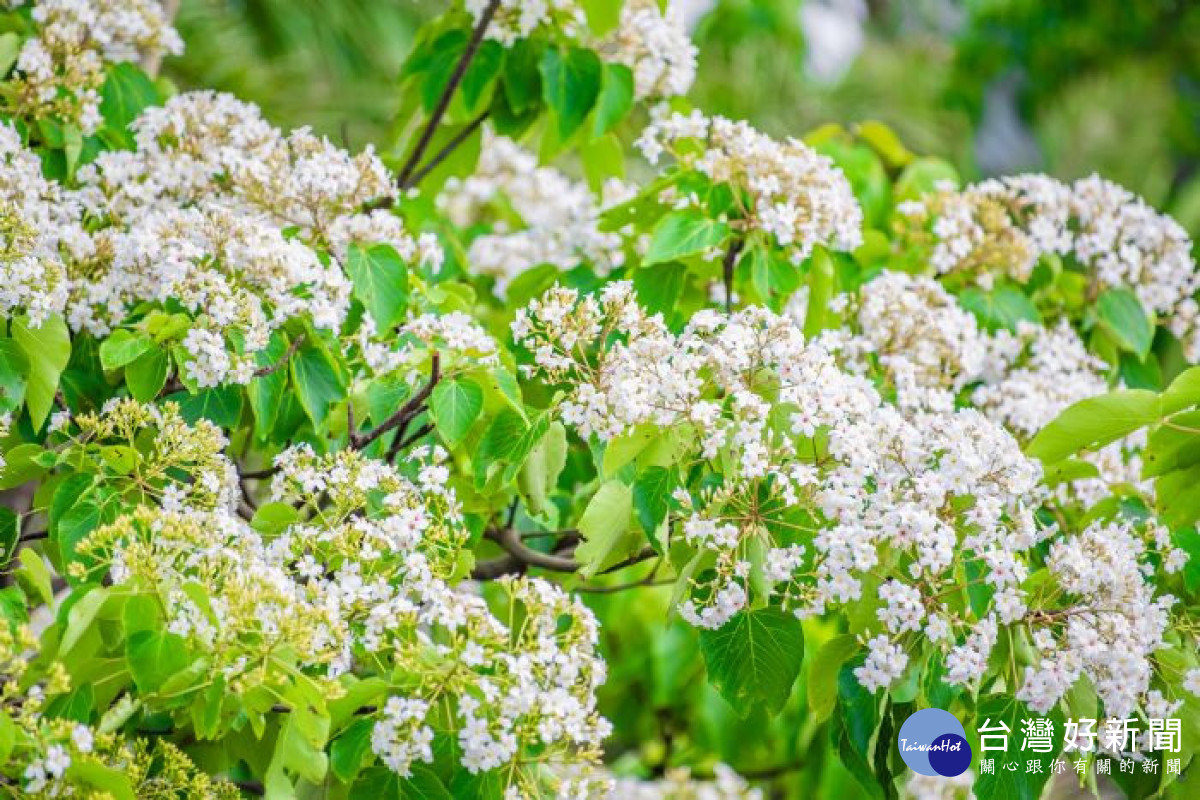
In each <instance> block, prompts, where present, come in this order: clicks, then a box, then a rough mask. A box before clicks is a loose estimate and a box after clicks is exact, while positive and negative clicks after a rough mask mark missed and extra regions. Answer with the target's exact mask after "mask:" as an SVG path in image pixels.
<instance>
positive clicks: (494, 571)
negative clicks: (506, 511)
mask: <svg viewBox="0 0 1200 800" xmlns="http://www.w3.org/2000/svg"><path fill="white" fill-rule="evenodd" d="M546 535H548V536H561V537H572V538H576V537H578V535H579V533H578V531H557V532H555V533H553V534H546ZM484 537H485V538H487V539H488V540H490V541H493V542H495V543H496V544H498V545H500V547H501V548H503V549H504V551H505V552H506V553H507V554H508V555H506V556H503V557H501V558H496V559H492V560H489V561H481V562H479V563H478V564H476V565H475V569H474V570H472V571H471V577H473V578H474V579H475V580H478V581H488V580H495V579H496V578H500V577H503V576H505V575H519V574H522V573H524V572H525V571H526V570H527V569H528V568H529V567H539V568H541V569H545V570H549V571H551V572H565V573H571V572H578V571H579V568H580V567H581V566H582V565H581V564H580V563H579V562H578V561H576V560H575V559H574V558H573V557H572V556H571V553H572V551H573V550H574V549H575V545H576V544H577V543H578V542H577V541H572V542H569V543H568V544H566V546H564V547H560V548H559V549H558V550H557V551H556V552H554V553H543V552H542V551H540V550H534V549H533V548H532V547H529V546H528V545H527V544H525V542H524V541H522V536H521V534H519V533H517V532H516V531H515V530H514V529H513V528H512V527H505V528H500V529H491V530H488V531H486V532H485V533H484ZM657 556H658V553H657V552H656V551H655V550H654V548H653V547H649V546H647V547H644V548H642V549H641V550H640V551H639V552H637V553H636V554H634V555H632V556H630V557H629V558H626V559H624V560H622V561H619V562H617V563H616V564H613V565H612V566H611V567H607V568H606V569H603V570H601V571H600V573H599V574H600V575H608V574H610V573H613V572H618V571H619V570H622V569H625V568H626V567H631V566H633V565H634V564H640V563H641V562H643V561H647V560H649V559H651V558H655V557H657ZM651 577H653V573H651ZM643 580H646V579H643ZM585 591H587V590H585ZM594 591H605V588H604V587H598V588H596V589H595V590H594Z"/></svg>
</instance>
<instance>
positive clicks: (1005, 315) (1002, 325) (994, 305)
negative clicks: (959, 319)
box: [958, 286, 1042, 333]
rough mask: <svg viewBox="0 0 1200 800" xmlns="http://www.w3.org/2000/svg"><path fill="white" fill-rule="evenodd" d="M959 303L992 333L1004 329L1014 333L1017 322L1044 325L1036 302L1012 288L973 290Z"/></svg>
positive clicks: (959, 298) (960, 299) (967, 291)
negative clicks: (987, 290)
mask: <svg viewBox="0 0 1200 800" xmlns="http://www.w3.org/2000/svg"><path fill="white" fill-rule="evenodd" d="M958 302H959V305H961V306H962V307H963V308H965V309H966V310H968V311H970V312H971V313H972V314H974V315H975V318H976V319H977V320H978V321H979V323H980V324H981V325H982V326H983V327H984V328H985V329H986V330H987V331H988V332H990V333H995V332H996V331H998V330H1001V329H1003V330H1007V331H1015V330H1016V329H1017V323H1019V322H1022V321H1025V322H1032V323H1034V324H1037V325H1040V324H1041V323H1042V316H1041V314H1039V313H1038V310H1037V306H1035V305H1034V304H1033V301H1032V300H1030V299H1029V298H1028V297H1027V296H1026V295H1025V293H1024V292H1022V291H1021V290H1020V289H1017V288H1015V287H1012V286H1001V287H1000V288H999V289H996V290H995V291H992V292H985V291H983V290H982V289H977V288H974V287H971V288H969V289H966V290H964V291H963V293H962V294H960V295H959V296H958Z"/></svg>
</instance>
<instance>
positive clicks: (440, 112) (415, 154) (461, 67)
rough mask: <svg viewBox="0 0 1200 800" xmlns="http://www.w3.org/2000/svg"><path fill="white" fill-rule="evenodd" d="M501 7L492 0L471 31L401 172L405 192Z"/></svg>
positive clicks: (498, 1)
mask: <svg viewBox="0 0 1200 800" xmlns="http://www.w3.org/2000/svg"><path fill="white" fill-rule="evenodd" d="M499 8H500V0H490V2H489V3H488V4H487V7H486V8H485V9H484V10H483V14H482V15H481V16H480V17H479V21H478V22H477V23H475V30H473V31H472V32H471V39H470V41H468V42H467V49H466V50H464V51H463V54H462V57H461V58H459V59H458V64H457V65H456V66H455V67H454V72H453V73H452V74H451V75H450V80H449V82H447V83H446V88H445V89H443V90H442V96H441V97H439V98H438V102H437V105H436V106H434V109H433V114H431V115H430V117H429V121H428V122H427V123H425V130H423V131H421V138H420V139H418V140H417V146H416V147H414V148H413V151H412V152H411V153H410V154H409V156H408V159H407V160H406V161H405V162H404V166H403V167H402V168H401V169H400V177H399V178H398V179H397V184H398V185H399V186H400V189H401V190H402V191H403V190H405V189H408V188H409V187H411V186H412V185H413V181H412V176H413V171H414V170H416V168H417V164H419V163H420V161H421V158H422V157H423V156H424V155H425V150H426V149H427V148H428V147H429V143H430V142H431V141H433V134H434V133H435V132H436V131H437V127H438V125H439V124H440V123H441V121H442V117H443V116H445V114H446V109H448V108H449V107H450V100H451V98H453V97H454V92H455V91H456V90H457V89H458V85H459V84H460V83H462V79H463V76H464V75H466V74H467V67H468V66H470V64H471V60H472V59H473V58H475V54H476V53H477V52H479V46H480V45H481V44H483V36H484V34H485V33H486V32H487V28H488V25H490V24H491V23H492V18H493V17H494V16H496V11H497V10H498V9H499Z"/></svg>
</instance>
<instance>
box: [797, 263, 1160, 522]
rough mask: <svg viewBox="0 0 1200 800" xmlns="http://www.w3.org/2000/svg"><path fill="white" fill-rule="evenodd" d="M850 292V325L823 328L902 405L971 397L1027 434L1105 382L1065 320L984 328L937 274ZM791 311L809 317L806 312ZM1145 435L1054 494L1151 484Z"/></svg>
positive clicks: (1094, 495)
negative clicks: (1093, 473) (1144, 473)
mask: <svg viewBox="0 0 1200 800" xmlns="http://www.w3.org/2000/svg"><path fill="white" fill-rule="evenodd" d="M844 297H845V305H846V306H847V307H849V308H850V310H851V312H852V313H851V314H850V315H849V316H850V324H849V325H848V326H847V327H846V328H841V329H835V330H832V331H828V332H825V333H824V334H822V341H823V342H825V343H826V344H828V345H829V346H830V347H831V348H834V349H836V350H837V352H838V355H839V357H840V358H841V359H842V362H843V363H844V364H845V365H846V367H847V368H848V369H851V370H853V371H855V372H858V373H863V374H872V372H873V370H874V368H875V367H874V365H876V364H877V365H878V368H879V369H880V370H881V371H882V377H883V381H882V382H883V384H884V386H885V387H887V389H888V390H889V391H893V392H894V393H895V400H896V403H897V404H898V405H899V406H901V407H903V408H911V409H925V410H934V411H947V410H950V409H952V408H954V407H955V405H956V404H962V403H966V402H969V403H970V404H971V405H972V406H974V407H975V408H977V409H979V410H980V411H982V412H983V414H984V415H985V416H987V417H988V419H990V420H992V421H993V422H996V423H999V424H1000V425H1003V426H1004V427H1005V428H1006V429H1007V430H1008V431H1009V432H1010V433H1012V434H1013V435H1014V436H1016V437H1017V438H1018V439H1021V440H1022V441H1026V440H1028V439H1030V438H1032V437H1033V435H1034V434H1036V433H1037V432H1038V431H1039V430H1041V429H1042V428H1043V427H1045V426H1046V425H1047V424H1048V423H1049V422H1050V421H1051V420H1052V419H1054V417H1055V416H1057V415H1058V414H1059V413H1060V412H1061V411H1063V409H1065V408H1067V407H1068V406H1070V405H1072V404H1074V403H1077V402H1079V401H1080V400H1084V399H1086V398H1089V397H1094V396H1096V395H1099V394H1103V393H1104V392H1105V391H1107V390H1108V388H1109V381H1108V378H1107V372H1108V366H1107V365H1106V364H1105V363H1104V362H1103V361H1101V360H1100V359H1099V358H1097V357H1095V356H1093V355H1091V354H1090V353H1088V351H1087V349H1086V347H1085V346H1084V343H1083V341H1082V340H1081V339H1080V337H1079V334H1077V333H1076V332H1075V330H1074V328H1072V327H1071V326H1070V325H1069V324H1068V323H1067V322H1066V321H1065V320H1060V321H1059V323H1058V324H1057V325H1055V326H1054V327H1052V328H1045V327H1042V326H1039V325H1036V324H1033V323H1029V322H1024V321H1022V322H1020V323H1018V325H1017V332H1016V333H1015V334H1012V333H1009V332H1007V331H1004V330H1000V331H997V332H995V333H988V332H986V331H984V330H982V329H981V328H980V327H979V325H978V323H977V322H976V320H975V317H974V315H972V314H970V313H968V312H967V311H966V310H964V309H963V308H962V307H961V306H959V305H958V302H957V301H956V300H955V298H954V296H953V295H951V294H950V293H949V292H947V291H946V290H945V289H944V288H943V287H942V285H941V284H939V283H938V282H936V281H934V280H933V279H931V278H928V277H923V276H912V275H908V274H905V273H898V272H884V273H882V274H881V275H879V276H878V277H876V278H875V279H873V280H871V281H869V282H868V283H866V284H865V285H864V286H863V287H862V288H861V289H860V290H859V292H858V294H857V296H855V297H849V296H844ZM794 316H795V317H796V318H797V319H798V320H801V321H802V319H803V316H802V313H801V312H799V311H798V312H796V313H795V314H794ZM1144 440H1145V435H1144V434H1143V433H1139V434H1134V435H1133V436H1131V437H1129V438H1127V439H1125V440H1122V441H1120V442H1115V443H1113V444H1111V445H1109V446H1107V447H1105V448H1103V449H1101V450H1099V451H1097V452H1095V453H1087V454H1084V455H1083V456H1082V458H1083V459H1084V460H1086V461H1089V462H1091V463H1093V464H1095V465H1096V466H1097V468H1098V471H1099V473H1100V475H1101V476H1102V477H1096V478H1086V479H1081V480H1076V481H1073V482H1071V483H1070V484H1065V485H1063V486H1062V487H1060V489H1059V491H1057V492H1056V494H1057V495H1058V499H1060V500H1063V501H1067V500H1069V499H1073V500H1074V501H1076V502H1079V503H1081V504H1083V505H1084V506H1085V507H1086V506H1090V505H1092V504H1094V503H1095V502H1097V501H1099V500H1100V499H1101V498H1103V497H1104V496H1106V495H1107V493H1108V489H1109V487H1110V486H1111V485H1115V484H1128V485H1132V486H1137V487H1139V488H1142V489H1145V490H1146V494H1147V496H1149V487H1148V486H1147V485H1146V484H1145V482H1144V481H1142V479H1141V477H1140V473H1141V467H1142V460H1141V457H1140V455H1139V450H1140V448H1141V446H1142V445H1144V443H1145V442H1144Z"/></svg>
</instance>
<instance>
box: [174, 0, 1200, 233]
mask: <svg viewBox="0 0 1200 800" xmlns="http://www.w3.org/2000/svg"><path fill="white" fill-rule="evenodd" d="M676 2H678V4H679V5H680V6H681V10H682V11H683V13H684V14H685V15H686V17H687V19H688V20H689V24H690V25H691V26H692V28H693V30H694V36H695V38H696V41H697V44H698V45H699V46H700V70H699V75H698V78H697V81H696V85H695V86H694V88H693V90H692V93H691V99H692V100H693V101H694V102H695V103H696V104H697V105H699V106H701V107H703V108H705V109H706V110H709V111H713V112H719V113H723V114H726V115H729V116H735V117H742V118H745V119H748V120H750V121H751V122H752V123H754V124H755V125H757V126H759V127H761V128H762V129H764V130H766V131H769V132H771V133H775V134H783V133H793V134H801V133H803V132H805V131H808V130H810V129H812V128H814V127H817V126H819V125H822V124H824V123H828V122H838V123H842V124H852V123H854V122H857V121H861V120H867V119H877V120H881V121H883V122H885V123H887V124H888V125H890V126H892V127H894V128H895V129H896V130H897V132H899V133H900V135H901V136H902V138H903V139H904V141H905V142H906V143H907V144H908V145H909V146H910V147H911V148H912V149H914V150H917V151H920V152H923V153H928V154H936V155H940V156H942V157H945V158H948V159H950V160H951V161H953V162H954V163H955V164H957V165H958V167H959V168H960V170H961V171H962V172H963V174H965V175H968V176H970V177H972V178H978V177H981V176H985V175H990V174H998V173H1008V172H1017V171H1020V170H1028V169H1037V170H1041V171H1045V172H1049V173H1051V174H1054V175H1056V176H1059V177H1062V178H1067V179H1070V178H1076V177H1081V176H1084V175H1087V174H1089V173H1091V172H1094V171H1096V172H1100V173H1102V174H1104V175H1106V176H1107V177H1110V178H1112V179H1114V180H1116V181H1118V182H1120V183H1122V184H1124V185H1126V186H1127V187H1129V188H1130V189H1132V190H1134V191H1136V192H1138V193H1140V194H1142V195H1144V196H1145V197H1146V198H1147V199H1148V200H1149V201H1151V202H1152V203H1153V204H1154V205H1156V206H1158V207H1159V208H1163V209H1166V210H1168V211H1170V212H1171V213H1173V214H1175V215H1176V217H1177V218H1179V219H1180V220H1181V222H1183V223H1184V224H1185V225H1186V226H1187V227H1188V228H1189V229H1190V230H1191V231H1192V232H1193V233H1196V232H1200V170H1198V169H1197V167H1198V164H1200V161H1198V156H1200V3H1197V2H1194V0H1075V1H1074V2H1072V1H1071V0H973V1H972V0H966V1H963V0H959V1H958V2H956V1H955V0H903V1H901V0H822V2H817V0H806V1H805V2H801V0H719V1H718V2H714V1H713V0H682V2H680V0H676ZM445 5H446V4H445V3H444V2H440V1H438V0H419V1H416V0H182V3H181V7H180V10H179V15H178V20H177V22H178V25H179V27H180V30H181V32H182V33H183V35H184V37H185V39H186V41H187V43H188V51H187V53H186V54H185V55H184V56H183V57H181V58H177V59H172V60H171V61H169V62H168V64H167V67H166V74H167V75H169V76H170V77H171V78H173V79H174V80H175V81H176V82H177V83H178V84H179V85H180V86H181V87H184V88H190V87H215V88H218V89H223V90H227V91H232V92H235V93H236V94H238V95H240V96H242V97H245V98H247V99H250V100H253V101H255V102H258V103H259V104H260V105H262V106H263V108H264V109H265V110H266V112H267V114H268V116H270V117H271V118H272V119H273V120H275V121H276V122H278V123H281V124H284V125H287V126H298V125H311V126H312V127H314V128H315V129H317V130H318V131H320V132H322V133H325V134H327V135H329V136H330V137H331V138H332V139H334V140H335V141H339V142H346V143H349V144H350V145H352V146H356V147H357V146H360V145H362V144H364V143H366V142H371V141H374V142H376V143H378V144H380V145H383V146H386V144H387V142H386V135H387V129H388V123H389V121H390V119H391V117H392V115H393V113H394V111H395V103H396V92H395V90H394V86H395V76H396V74H397V71H398V68H399V65H400V62H401V60H402V59H403V57H404V54H405V52H406V50H407V47H408V45H409V43H410V42H411V39H412V36H413V32H414V30H415V29H416V27H417V26H418V25H419V24H420V22H421V21H422V20H423V19H425V18H427V17H428V16H430V15H433V14H437V13H439V12H440V11H442V10H443V9H444V8H445Z"/></svg>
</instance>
